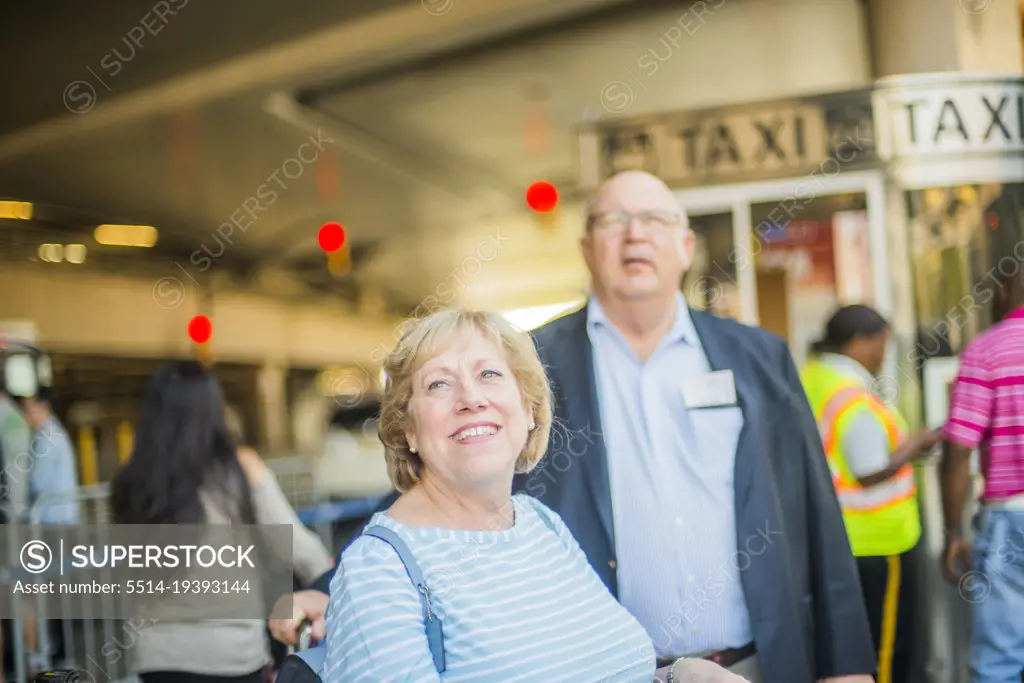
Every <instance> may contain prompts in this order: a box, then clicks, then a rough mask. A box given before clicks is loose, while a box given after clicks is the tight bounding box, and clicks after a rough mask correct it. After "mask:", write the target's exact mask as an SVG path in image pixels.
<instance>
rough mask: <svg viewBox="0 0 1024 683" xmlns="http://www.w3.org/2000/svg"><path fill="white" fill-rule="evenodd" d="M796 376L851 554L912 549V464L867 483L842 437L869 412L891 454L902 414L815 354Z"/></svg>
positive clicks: (903, 431)
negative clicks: (821, 449) (859, 476)
mask: <svg viewBox="0 0 1024 683" xmlns="http://www.w3.org/2000/svg"><path fill="white" fill-rule="evenodd" d="M800 379H801V381H802V382H803V385H804V390H805V391H806V392H807V398H808V400H809V401H810V404H811V408H812V409H813V410H814V417H815V419H816V420H817V422H818V429H819V430H820V432H821V437H822V442H823V444H824V447H825V457H826V459H827V460H828V466H829V469H830V470H831V472H832V484H833V486H835V489H836V495H837V497H838V498H839V504H840V506H841V507H842V509H843V521H844V522H845V523H846V533H847V535H848V536H849V538H850V546H851V547H852V549H853V554H854V555H855V556H857V557H878V556H886V555H899V554H900V553H904V552H906V551H908V550H910V549H911V548H913V547H914V545H915V544H916V543H917V541H918V540H919V539H920V538H921V518H920V514H919V512H918V507H917V486H916V484H915V481H914V469H913V467H911V466H910V465H905V466H904V467H902V468H901V469H900V471H899V472H897V473H896V475H895V476H893V477H892V478H890V479H889V480H887V481H884V482H882V483H881V484H876V485H875V486H870V487H866V488H865V487H863V486H861V485H860V484H859V483H858V482H857V478H856V477H855V476H854V475H853V474H852V473H851V472H850V469H849V467H847V464H846V454H845V453H843V436H844V434H845V432H846V430H847V429H849V428H850V425H851V424H852V421H853V418H854V417H855V416H856V415H857V414H858V413H860V412H861V411H863V410H869V411H871V412H872V413H873V414H875V415H876V416H877V417H878V418H879V419H880V420H881V421H882V423H883V424H884V425H885V426H886V429H887V431H888V433H889V452H890V453H892V452H893V451H895V450H896V448H897V447H898V446H899V445H900V443H902V442H903V440H904V439H905V438H906V435H907V424H906V422H905V421H904V420H903V417H902V416H901V415H900V414H899V413H898V412H897V411H896V410H893V409H892V408H890V407H888V406H887V405H885V404H884V403H882V401H881V400H879V399H878V397H876V396H875V395H874V394H872V393H871V391H870V390H868V389H867V388H866V387H864V386H863V384H861V383H860V382H858V381H857V379H856V378H851V377H849V376H848V375H846V374H844V373H842V372H841V371H839V370H837V369H835V368H833V367H831V366H829V365H828V364H826V363H824V362H822V361H820V360H818V359H812V360H811V361H810V362H809V363H808V364H807V365H806V366H805V367H804V369H803V370H802V371H801V373H800Z"/></svg>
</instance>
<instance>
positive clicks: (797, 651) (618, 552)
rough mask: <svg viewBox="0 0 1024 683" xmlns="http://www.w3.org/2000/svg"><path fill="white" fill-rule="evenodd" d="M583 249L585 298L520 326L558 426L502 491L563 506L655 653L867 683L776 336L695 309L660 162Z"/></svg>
mask: <svg viewBox="0 0 1024 683" xmlns="http://www.w3.org/2000/svg"><path fill="white" fill-rule="evenodd" d="M580 245H581V248H582V253H583V258H584V260H585V261H586V263H587V268H588V270H589V271H590V275H591V283H592V295H591V296H590V298H589V300H588V302H587V303H586V305H585V306H584V307H583V308H582V309H580V310H578V311H576V312H574V313H570V314H568V315H566V316H564V317H562V318H559V319H557V320H555V321H552V322H550V323H548V324H547V325H544V326H543V327H541V328H539V329H538V330H537V331H536V332H535V334H534V337H535V342H536V344H537V348H538V351H539V352H540V355H541V358H542V360H543V361H544V363H545V365H546V366H547V367H548V374H549V378H550V380H551V382H552V389H553V391H554V395H555V423H556V424H561V425H564V429H561V430H559V429H557V428H556V429H555V430H554V432H553V433H552V437H551V447H550V449H549V451H548V453H547V455H546V457H545V458H544V460H543V461H542V462H541V463H540V465H538V467H537V468H536V469H535V470H533V471H532V472H530V473H527V474H523V475H520V476H518V477H517V480H516V484H515V488H516V490H517V491H522V492H525V493H528V494H531V495H533V496H535V497H537V498H539V499H540V500H541V501H543V502H544V503H546V504H547V505H548V506H550V507H551V508H552V509H554V510H555V511H557V512H558V514H559V515H561V516H562V518H563V519H564V520H565V522H566V524H567V525H568V526H569V529H570V530H571V531H572V533H573V535H574V536H575V538H576V540H577V541H578V542H579V544H580V547H581V548H582V549H583V551H584V552H585V553H586V555H587V557H588V558H589V560H590V563H591V565H592V566H593V567H594V569H595V570H596V572H597V574H598V575H599V576H600V578H601V580H602V581H603V582H604V583H605V585H606V586H607V587H608V590H609V591H611V593H612V594H613V595H615V596H616V598H617V599H618V600H619V601H620V602H621V603H622V604H623V605H624V606H625V607H626V608H627V609H628V610H629V611H630V612H631V613H632V614H633V616H634V617H636V618H637V619H638V620H639V621H640V622H641V623H642V624H643V625H644V627H645V628H646V629H647V632H648V633H649V635H650V636H651V638H652V640H653V641H654V644H655V648H656V650H657V652H658V656H659V659H661V660H662V662H661V663H660V664H659V666H664V665H666V664H667V663H669V662H671V661H672V660H674V659H676V658H679V657H698V658H708V659H712V660H713V661H715V662H717V663H719V664H722V665H723V666H725V667H727V668H729V669H730V670H731V671H734V672H735V673H738V674H740V675H742V676H744V677H746V678H747V679H748V680H750V681H754V682H755V683H758V682H763V683H814V682H815V681H828V682H829V683H839V682H842V683H870V682H871V681H872V680H873V679H872V674H873V673H874V672H875V670H876V666H877V662H876V661H875V654H874V650H873V646H872V641H871V634H870V630H869V625H868V618H867V614H866V613H865V608H864V604H863V600H862V598H861V589H860V584H859V580H858V576H857V566H856V563H855V561H854V559H853V555H852V553H851V551H850V546H849V542H848V540H847V535H846V530H845V527H844V525H843V520H842V516H841V513H840V508H839V505H838V502H837V500H836V495H835V492H834V489H833V487H832V482H831V475H830V473H829V471H828V468H827V466H826V461H825V455H824V453H823V451H822V443H821V438H820V436H819V434H818V430H817V426H816V424H815V418H814V416H813V414H812V412H811V409H810V407H809V405H808V402H807V399H806V397H805V394H804V391H803V389H802V386H801V384H800V379H799V375H798V372H797V369H796V367H795V365H794V362H793V359H792V357H791V356H790V353H789V350H788V348H787V347H786V345H785V343H784V342H783V341H782V340H781V339H780V338H779V337H777V336H775V335H772V334H771V333H768V332H765V331H763V330H760V329H756V328H751V327H747V326H744V325H741V324H739V323H737V322H734V321H732V320H728V319H723V318H718V317H715V316H712V315H710V314H708V313H705V312H701V311H695V310H690V309H689V307H688V306H687V304H686V301H685V299H684V298H683V296H682V294H681V292H680V286H681V282H682V278H683V275H684V274H685V272H686V270H687V268H688V267H689V265H690V263H691V260H692V258H693V251H694V235H693V233H692V232H691V231H690V228H689V225H688V222H687V219H686V216H685V213H684V212H683V210H682V208H681V207H680V206H679V203H678V201H677V199H676V197H675V196H674V195H673V194H672V192H671V191H670V190H669V189H668V188H667V187H666V186H665V184H664V183H662V182H661V181H660V180H659V179H658V178H656V177H654V176H651V175H649V174H646V173H641V172H635V171H633V172H626V173H621V174H619V175H616V176H614V177H613V178H611V179H610V180H608V181H607V182H606V183H605V184H604V185H603V186H602V187H601V188H600V190H599V191H598V192H597V194H596V195H595V196H594V197H593V198H592V200H590V201H589V202H588V203H587V205H586V228H585V232H584V234H583V237H582V239H581V242H580Z"/></svg>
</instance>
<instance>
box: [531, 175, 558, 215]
mask: <svg viewBox="0 0 1024 683" xmlns="http://www.w3.org/2000/svg"><path fill="white" fill-rule="evenodd" d="M526 203H527V204H528V205H529V206H530V208H531V209H533V210H534V211H536V212H537V213H547V212H549V211H553V210H554V208H555V206H557V205H558V190H556V189H555V186H554V185H552V184H551V183H549V182H547V181H544V180H540V181H537V182H535V183H534V184H533V185H530V187H529V188H528V189H527V190H526Z"/></svg>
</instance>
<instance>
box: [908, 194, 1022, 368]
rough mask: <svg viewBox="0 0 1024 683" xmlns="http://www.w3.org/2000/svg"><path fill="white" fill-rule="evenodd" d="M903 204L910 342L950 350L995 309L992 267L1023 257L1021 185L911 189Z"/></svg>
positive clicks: (996, 271) (1001, 269)
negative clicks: (913, 314)
mask: <svg viewBox="0 0 1024 683" xmlns="http://www.w3.org/2000/svg"><path fill="white" fill-rule="evenodd" d="M907 204H908V214H909V231H910V235H909V237H910V240H909V241H910V252H911V264H912V268H913V279H914V296H915V303H916V307H917V317H918V322H919V325H920V327H919V330H918V340H917V343H918V350H919V353H920V354H921V355H922V356H923V357H924V358H928V357H932V356H952V355H957V354H959V353H960V352H961V351H962V350H963V348H964V346H965V345H967V344H968V343H969V342H970V341H971V340H972V339H973V338H974V337H975V336H976V335H977V334H978V333H979V332H981V331H983V330H985V329H986V328H988V327H989V326H990V325H992V323H993V322H994V321H995V320H996V318H997V317H998V315H999V312H998V311H996V310H995V304H996V300H995V296H994V286H995V284H996V282H997V278H998V277H999V276H1000V273H1002V274H1003V275H1010V274H1015V273H1016V272H1017V271H1018V270H1019V269H1020V268H1021V267H1022V264H1024V214H1022V205H1024V185H1022V184H1013V185H1004V184H1001V183H991V184H983V185H962V186H958V187H945V188H928V189H925V190H914V191H911V192H908V193H907Z"/></svg>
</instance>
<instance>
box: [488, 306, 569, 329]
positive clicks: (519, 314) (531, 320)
mask: <svg viewBox="0 0 1024 683" xmlns="http://www.w3.org/2000/svg"><path fill="white" fill-rule="evenodd" d="M579 305H580V302H579V301H566V302H564V303H560V304H551V305H548V306H531V307H530V308H517V309H515V310H513V311H505V312H504V313H502V314H501V315H502V317H504V318H505V320H507V321H509V322H510V323H512V324H513V325H515V326H516V327H518V328H519V329H520V330H522V331H523V332H529V331H530V330H532V329H535V328H537V327H540V326H541V325H543V324H544V323H546V322H548V321H549V320H551V319H552V318H555V317H557V316H560V315H562V314H563V313H565V312H567V311H571V310H572V309H574V308H576V307H577V306H579Z"/></svg>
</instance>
